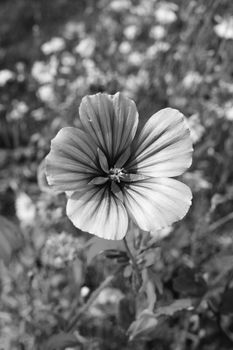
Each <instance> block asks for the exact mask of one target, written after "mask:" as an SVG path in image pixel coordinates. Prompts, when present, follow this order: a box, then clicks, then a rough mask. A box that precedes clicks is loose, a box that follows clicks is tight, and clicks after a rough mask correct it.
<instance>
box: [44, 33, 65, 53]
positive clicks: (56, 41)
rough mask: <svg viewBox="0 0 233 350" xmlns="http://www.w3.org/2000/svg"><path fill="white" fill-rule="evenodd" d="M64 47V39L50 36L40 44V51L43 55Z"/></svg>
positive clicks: (58, 50)
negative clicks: (50, 37) (49, 38)
mask: <svg viewBox="0 0 233 350" xmlns="http://www.w3.org/2000/svg"><path fill="white" fill-rule="evenodd" d="M64 49H65V40H64V39H63V38H58V37H55V38H52V39H51V40H49V41H47V42H46V43H44V44H43V45H42V46H41V51H42V52H43V53H44V54H45V55H51V54H52V53H56V52H60V51H62V50H64Z"/></svg>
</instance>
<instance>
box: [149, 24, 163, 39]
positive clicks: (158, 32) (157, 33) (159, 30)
mask: <svg viewBox="0 0 233 350" xmlns="http://www.w3.org/2000/svg"><path fill="white" fill-rule="evenodd" d="M166 33H167V31H166V29H165V28H164V27H163V26H161V25H157V26H154V27H152V28H151V30H150V33H149V35H150V37H151V38H152V39H155V40H161V39H163V38H164V37H165V36H166Z"/></svg>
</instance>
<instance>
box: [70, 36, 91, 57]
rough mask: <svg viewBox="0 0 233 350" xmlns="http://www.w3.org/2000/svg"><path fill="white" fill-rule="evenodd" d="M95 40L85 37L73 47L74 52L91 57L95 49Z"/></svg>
mask: <svg viewBox="0 0 233 350" xmlns="http://www.w3.org/2000/svg"><path fill="white" fill-rule="evenodd" d="M95 45H96V42H95V40H94V39H93V38H90V37H89V38H88V37H87V38H85V39H82V40H81V41H80V43H79V44H78V45H77V46H76V47H75V49H74V52H75V53H78V54H79V55H80V56H81V57H83V58H88V57H91V56H92V55H93V53H94V50H95Z"/></svg>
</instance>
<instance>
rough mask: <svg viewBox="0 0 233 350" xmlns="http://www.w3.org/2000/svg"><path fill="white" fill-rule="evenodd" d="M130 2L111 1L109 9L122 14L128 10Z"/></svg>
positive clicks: (121, 0) (122, 0)
mask: <svg viewBox="0 0 233 350" xmlns="http://www.w3.org/2000/svg"><path fill="white" fill-rule="evenodd" d="M131 6H132V5H131V2H130V1H129V0H113V1H111V2H110V4H109V7H110V9H111V10H113V11H115V12H123V11H125V10H127V9H130V7H131Z"/></svg>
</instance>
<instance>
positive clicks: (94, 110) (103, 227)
mask: <svg viewBox="0 0 233 350" xmlns="http://www.w3.org/2000/svg"><path fill="white" fill-rule="evenodd" d="M79 114H80V126H79V127H77V128H75V127H65V128H63V129H61V130H60V131H59V132H58V134H57V136H56V137H55V138H54V139H53V140H52V143H51V151H50V153H49V154H48V156H47V157H46V176H47V180H48V183H49V185H51V186H53V187H54V189H55V190H58V191H65V192H66V193H67V195H68V202H67V215H68V217H69V218H70V220H71V221H72V222H73V224H74V225H75V226H76V227H78V228H80V229H81V230H83V231H87V232H89V233H92V234H95V235H97V236H99V237H102V238H105V239H116V240H117V239H123V238H124V236H125V235H126V232H127V229H128V223H129V220H133V222H134V223H135V224H136V225H138V226H139V227H140V228H141V229H142V230H144V231H152V230H155V229H159V228H162V227H166V226H169V225H170V224H172V223H173V222H175V221H178V220H180V219H182V218H183V217H184V215H185V214H186V213H187V211H188V209H189V207H190V205H191V199H192V194H191V191H190V189H189V188H188V187H187V186H186V185H184V184H183V183H181V182H179V181H178V180H175V179H172V178H171V177H174V176H178V175H181V174H182V173H183V172H184V171H185V170H186V169H187V168H188V167H189V166H190V165H191V153H192V142H191V138H190V135H189V129H188V126H187V125H186V123H185V120H184V117H183V115H182V114H181V113H180V112H179V111H177V110H175V109H171V108H165V109H162V110H160V111H159V112H157V113H155V114H154V115H152V117H151V118H150V119H149V120H148V121H147V122H146V124H145V126H144V127H143V128H142V130H141V131H140V132H137V127H138V112H137V108H136V105H135V103H134V102H133V101H132V100H130V99H128V98H126V97H124V96H123V95H122V94H121V93H116V94H115V95H113V96H111V95H107V94H101V93H98V94H96V95H91V96H86V97H84V98H83V99H82V102H81V105H80V108H79Z"/></svg>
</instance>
